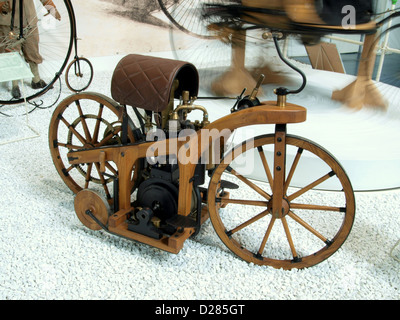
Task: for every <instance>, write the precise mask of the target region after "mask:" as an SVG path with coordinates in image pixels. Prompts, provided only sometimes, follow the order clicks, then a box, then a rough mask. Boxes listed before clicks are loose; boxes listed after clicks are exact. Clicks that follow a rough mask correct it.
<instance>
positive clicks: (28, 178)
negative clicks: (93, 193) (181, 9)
mask: <svg viewBox="0 0 400 320" xmlns="http://www.w3.org/2000/svg"><path fill="white" fill-rule="evenodd" d="M109 80H110V79H109V73H101V72H100V73H97V74H96V75H95V80H94V83H93V84H92V86H91V88H90V90H91V91H97V92H101V93H103V94H108V89H109ZM68 94H69V92H68V91H67V89H66V88H65V89H63V93H62V96H63V97H65V96H67V95H68ZM45 99H47V98H46V97H45ZM17 108H18V109H15V110H14V111H13V112H17V111H18V110H19V111H23V106H19V107H17ZM53 110H54V107H53V108H50V109H44V110H36V111H34V112H33V113H31V114H30V115H29V122H30V124H31V125H32V126H33V127H34V128H35V129H36V130H37V131H38V132H39V134H40V136H39V137H36V138H33V139H29V140H23V141H19V142H15V143H12V144H5V145H0V155H1V156H0V168H1V171H0V181H1V191H0V246H1V250H0V299H13V300H17V299H35V300H36V299H60V300H62V299H110V300H111V299H128V300H140V299H153V300H158V299H195V300H196V299H239V300H247V299H254V300H258V299H265V300H272V299H313V300H314V299H315V300H318V299H328V300H330V299H332V300H336V299H340V300H342V299H371V300H372V299H377V300H380V299H388V300H398V299H399V298H400V277H399V270H400V264H399V261H398V260H396V258H397V259H399V257H400V253H399V251H400V250H399V248H398V247H397V248H395V249H394V250H393V252H392V253H391V250H392V248H393V247H394V246H395V244H396V242H397V241H398V239H399V237H400V232H399V230H400V219H399V214H400V190H390V191H381V192H357V193H356V201H357V212H356V220H355V224H354V226H353V229H352V232H351V233H350V236H349V238H348V239H347V241H346V242H345V243H344V245H343V246H342V248H341V249H340V250H338V251H337V252H336V253H335V254H334V255H333V256H332V257H330V258H329V259H328V260H326V261H324V262H322V263H320V264H319V265H317V266H314V267H311V268H309V269H305V270H300V271H299V270H292V271H283V270H276V269H273V268H271V267H260V266H256V265H253V264H249V263H247V262H245V261H242V260H240V259H239V258H237V257H236V256H234V255H233V254H231V253H230V251H229V250H228V249H227V248H226V247H225V246H224V245H223V243H222V242H221V241H220V240H219V238H218V236H217V235H216V233H215V232H214V230H213V227H212V225H211V223H210V222H209V221H208V222H207V223H206V224H205V225H204V226H203V228H202V230H201V232H200V234H199V235H198V236H197V237H196V238H194V239H189V240H187V241H186V242H185V245H184V248H183V249H182V251H181V252H180V253H179V254H178V255H174V254H170V253H166V252H163V251H160V250H158V249H154V248H152V247H149V246H147V245H144V244H140V243H136V242H132V241H128V240H124V239H121V238H118V237H115V236H112V235H109V234H106V233H105V232H103V231H91V230H89V229H87V228H86V227H85V226H83V225H82V224H81V223H80V221H79V220H78V218H77V217H76V215H75V212H74V203H73V202H74V196H73V194H72V192H71V191H70V190H69V189H68V188H67V187H66V186H65V185H64V183H63V182H62V180H61V179H60V177H59V176H58V174H57V172H56V170H55V168H54V166H53V163H52V160H51V157H50V153H49V148H48V142H47V132H48V125H49V121H50V118H51V115H52V112H53ZM0 111H1V110H0ZM30 134H31V131H30V130H29V129H28V128H27V127H26V126H25V118H24V117H12V118H6V117H3V116H1V117H0V140H1V142H3V141H7V140H8V139H11V138H17V137H24V136H29V135H30Z"/></svg>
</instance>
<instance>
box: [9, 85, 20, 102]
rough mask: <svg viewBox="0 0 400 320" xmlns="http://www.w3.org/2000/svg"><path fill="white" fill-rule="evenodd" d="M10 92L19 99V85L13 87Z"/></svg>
mask: <svg viewBox="0 0 400 320" xmlns="http://www.w3.org/2000/svg"><path fill="white" fill-rule="evenodd" d="M11 94H12V96H13V98H14V99H20V98H21V91H20V90H19V87H13V88H12V90H11Z"/></svg>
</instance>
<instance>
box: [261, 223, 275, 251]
mask: <svg viewBox="0 0 400 320" xmlns="http://www.w3.org/2000/svg"><path fill="white" fill-rule="evenodd" d="M275 220H276V218H275V217H272V218H271V221H270V222H269V225H268V228H267V231H266V232H265V235H264V238H263V240H262V242H261V245H260V249H258V256H261V255H262V253H263V251H264V248H265V245H266V244H267V241H268V238H269V235H270V234H271V230H272V227H273V226H274V223H275Z"/></svg>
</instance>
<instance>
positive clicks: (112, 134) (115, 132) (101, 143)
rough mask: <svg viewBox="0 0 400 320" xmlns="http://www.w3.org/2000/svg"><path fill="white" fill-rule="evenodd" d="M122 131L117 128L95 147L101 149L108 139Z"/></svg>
mask: <svg viewBox="0 0 400 320" xmlns="http://www.w3.org/2000/svg"><path fill="white" fill-rule="evenodd" d="M121 130H122V127H119V128H117V129H116V130H112V131H111V132H110V133H109V134H108V135H107V136H106V137H104V139H102V140H101V141H100V142H99V143H98V144H96V145H95V146H96V147H97V148H98V147H102V146H104V145H105V144H106V143H107V142H108V141H109V140H110V139H112V138H113V137H114V136H116V135H117V134H118V133H120V132H121Z"/></svg>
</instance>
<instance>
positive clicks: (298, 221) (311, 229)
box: [288, 211, 328, 243]
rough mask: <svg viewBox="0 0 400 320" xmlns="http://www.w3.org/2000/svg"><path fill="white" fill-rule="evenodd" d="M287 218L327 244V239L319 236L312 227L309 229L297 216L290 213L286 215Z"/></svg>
mask: <svg viewBox="0 0 400 320" xmlns="http://www.w3.org/2000/svg"><path fill="white" fill-rule="evenodd" d="M288 215H289V217H291V218H292V219H293V220H294V221H296V222H297V223H299V224H300V225H301V226H303V227H304V228H305V229H306V230H308V231H310V232H311V233H312V234H313V235H315V236H316V237H318V238H319V239H321V240H322V241H323V242H325V243H327V242H328V239H327V238H326V237H324V236H323V235H322V234H320V233H319V232H318V231H317V230H315V229H314V228H313V227H311V226H310V225H309V224H308V223H307V222H305V221H304V220H303V219H301V218H300V217H299V216H297V215H296V214H294V213H293V212H292V211H290V212H289V213H288Z"/></svg>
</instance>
